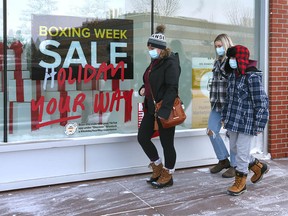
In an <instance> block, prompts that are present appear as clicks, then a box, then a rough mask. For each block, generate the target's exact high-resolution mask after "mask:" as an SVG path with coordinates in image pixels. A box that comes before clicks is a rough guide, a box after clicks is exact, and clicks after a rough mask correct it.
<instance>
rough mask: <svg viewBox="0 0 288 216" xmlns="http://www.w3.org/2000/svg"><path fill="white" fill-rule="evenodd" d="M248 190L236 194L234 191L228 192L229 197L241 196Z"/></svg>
mask: <svg viewBox="0 0 288 216" xmlns="http://www.w3.org/2000/svg"><path fill="white" fill-rule="evenodd" d="M246 191H247V190H246V189H245V190H242V191H240V192H238V193H235V192H232V191H229V190H228V191H227V194H228V195H231V196H239V195H241V194H243V193H245V192H246Z"/></svg>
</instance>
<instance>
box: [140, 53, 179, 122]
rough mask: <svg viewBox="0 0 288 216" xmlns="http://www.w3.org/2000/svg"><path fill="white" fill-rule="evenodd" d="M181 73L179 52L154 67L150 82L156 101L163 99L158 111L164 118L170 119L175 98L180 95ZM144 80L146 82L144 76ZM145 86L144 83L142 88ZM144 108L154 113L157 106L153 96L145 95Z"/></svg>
mask: <svg viewBox="0 0 288 216" xmlns="http://www.w3.org/2000/svg"><path fill="white" fill-rule="evenodd" d="M148 68H150V65H149V66H148ZM148 68H147V69H148ZM180 73H181V68H180V62H179V56H178V53H171V54H170V55H169V56H167V57H164V58H163V59H161V60H160V61H159V62H158V63H157V64H156V65H155V66H153V67H152V70H151V72H150V75H149V82H150V86H151V89H152V92H153V95H154V98H155V100H156V102H159V101H161V100H163V102H162V106H161V109H160V110H159V111H158V116H160V117H162V118H165V119H168V117H169V114H170V112H171V109H172V107H173V103H174V100H175V98H176V97H177V95H178V85H179V77H180ZM143 82H144V83H145V79H144V76H143ZM143 87H144V85H143V86H142V87H141V88H143ZM141 88H140V90H141ZM140 90H139V91H140ZM144 108H145V109H147V110H148V112H149V113H151V114H154V112H155V107H154V103H153V100H152V98H150V97H145V100H144Z"/></svg>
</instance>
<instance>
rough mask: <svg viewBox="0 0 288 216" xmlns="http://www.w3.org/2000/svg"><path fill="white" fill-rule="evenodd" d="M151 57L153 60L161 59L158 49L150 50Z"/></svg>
mask: <svg viewBox="0 0 288 216" xmlns="http://www.w3.org/2000/svg"><path fill="white" fill-rule="evenodd" d="M149 55H150V56H151V58H152V59H157V58H159V54H158V53H157V50H156V49H153V50H149Z"/></svg>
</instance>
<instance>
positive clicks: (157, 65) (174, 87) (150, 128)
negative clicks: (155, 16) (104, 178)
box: [138, 25, 181, 188]
mask: <svg viewBox="0 0 288 216" xmlns="http://www.w3.org/2000/svg"><path fill="white" fill-rule="evenodd" d="M164 30H165V27H164V26H163V25H159V26H157V28H156V33H155V34H152V35H151V36H150V37H149V39H148V42H147V47H148V50H149V55H150V56H151V63H150V64H149V66H148V67H147V69H146V71H145V73H144V75H143V82H144V84H143V85H142V86H141V88H140V89H139V94H140V95H141V96H145V99H144V117H143V119H142V122H141V125H140V128H139V131H138V142H139V143H140V145H141V146H142V148H143V150H144V152H145V154H146V155H147V156H148V158H149V159H150V165H149V166H150V167H151V168H152V170H153V173H152V176H151V177H150V179H148V180H147V182H148V183H150V184H152V186H153V187H155V188H163V187H167V186H172V185H173V178H172V174H173V172H174V167H175V163H176V151H175V147H174V135H175V127H171V128H163V127H162V125H161V122H160V119H161V118H164V119H168V117H169V115H170V112H171V109H172V107H173V103H174V100H175V98H176V97H177V95H178V84H179V76H180V72H181V68H180V64H179V57H178V55H177V54H175V53H172V52H171V50H170V49H169V48H167V47H166V40H165V36H164V34H163V33H164ZM153 98H154V100H155V102H156V103H157V102H159V101H161V100H162V106H161V108H160V110H159V111H158V112H157V113H156V117H157V118H156V119H157V122H158V126H159V136H160V141H161V145H162V148H163V153H164V161H165V166H163V164H162V160H161V158H160V157H159V154H158V151H157V148H156V147H155V145H154V144H153V142H152V141H151V137H152V135H153V134H154V132H155V130H154V120H155V105H154V100H153Z"/></svg>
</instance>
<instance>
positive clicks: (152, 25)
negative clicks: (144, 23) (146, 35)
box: [151, 0, 154, 35]
mask: <svg viewBox="0 0 288 216" xmlns="http://www.w3.org/2000/svg"><path fill="white" fill-rule="evenodd" d="M153 33H154V0H151V35H152V34H153Z"/></svg>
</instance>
